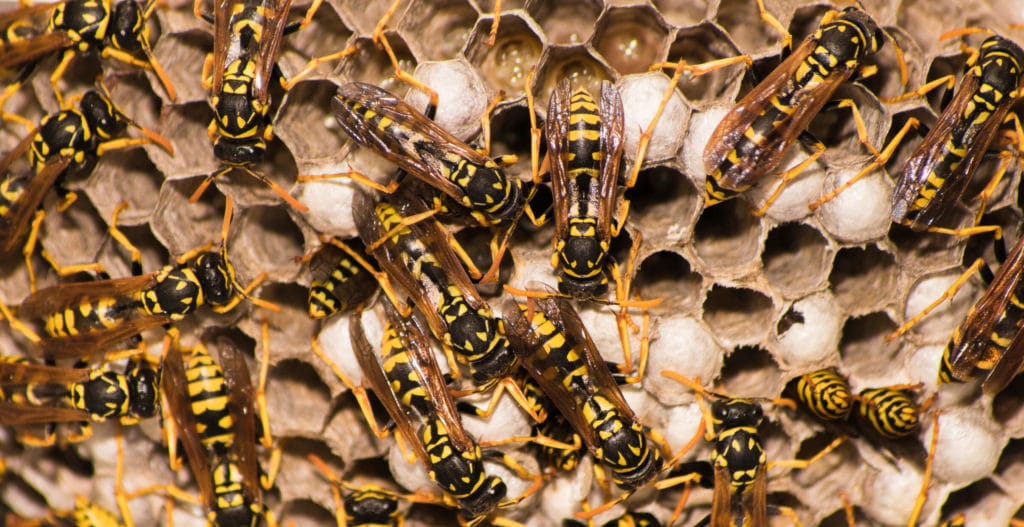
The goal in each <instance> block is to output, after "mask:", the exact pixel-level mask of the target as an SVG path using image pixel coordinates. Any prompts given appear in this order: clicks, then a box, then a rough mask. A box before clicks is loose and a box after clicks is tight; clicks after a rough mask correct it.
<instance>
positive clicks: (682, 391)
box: [644, 316, 725, 404]
mask: <svg viewBox="0 0 1024 527" xmlns="http://www.w3.org/2000/svg"><path fill="white" fill-rule="evenodd" d="M724 357H725V350H724V349H723V348H722V347H721V346H719V345H718V343H717V342H716V341H715V339H714V337H712V336H711V334H710V333H709V332H708V330H707V328H705V327H704V325H703V324H701V323H700V322H698V321H697V320H695V319H694V318H692V317H686V316H671V317H664V318H661V319H660V320H659V321H658V331H657V333H656V335H655V337H654V338H653V339H652V341H651V350H650V356H649V358H648V362H647V376H646V378H645V379H644V389H646V390H647V391H648V392H650V393H651V394H652V395H654V397H655V398H657V399H658V400H659V401H661V402H662V404H681V403H684V402H689V401H692V400H693V391H692V390H690V389H689V388H687V387H686V386H683V385H682V384H679V383H678V382H676V381H674V380H672V379H669V378H667V377H664V376H662V374H661V372H662V370H671V371H674V372H676V373H679V374H681V375H683V376H686V377H689V378H691V379H693V378H696V377H700V378H701V379H702V380H704V381H707V380H709V379H715V378H717V377H718V372H719V371H721V369H722V363H723V360H724Z"/></svg>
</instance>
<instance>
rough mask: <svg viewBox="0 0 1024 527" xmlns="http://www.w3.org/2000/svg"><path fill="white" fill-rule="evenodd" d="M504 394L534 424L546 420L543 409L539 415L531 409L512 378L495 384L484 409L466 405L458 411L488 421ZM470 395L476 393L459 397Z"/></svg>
mask: <svg viewBox="0 0 1024 527" xmlns="http://www.w3.org/2000/svg"><path fill="white" fill-rule="evenodd" d="M505 392H508V394H509V396H510V397H512V399H513V400H515V402H516V403H517V404H519V406H520V407H521V408H522V409H523V410H524V411H525V412H526V415H529V416H530V418H531V419H533V421H534V422H535V423H543V422H544V421H545V420H547V417H548V415H547V413H546V412H544V410H543V409H541V410H540V413H538V409H536V408H533V407H532V405H531V404H530V402H529V401H528V400H527V399H526V396H525V395H523V390H522V389H521V388H520V387H519V385H518V384H516V382H515V381H514V380H513V379H512V378H509V377H506V378H504V379H501V380H500V381H498V382H497V384H496V386H495V387H494V390H493V391H492V392H491V398H490V399H489V400H488V401H487V406H486V407H485V408H484V409H481V408H480V407H478V406H475V405H472V404H468V403H467V404H466V405H464V406H460V407H459V408H460V410H465V411H466V412H467V413H470V414H472V415H475V416H477V417H480V418H482V419H490V417H491V414H493V413H494V410H495V409H496V408H497V407H498V403H499V402H501V396H502V394H504V393H505ZM472 393H477V392H476V391H475V390H474V391H471V392H466V393H462V394H460V395H469V394H472ZM453 395H454V394H453ZM459 404H461V403H459Z"/></svg>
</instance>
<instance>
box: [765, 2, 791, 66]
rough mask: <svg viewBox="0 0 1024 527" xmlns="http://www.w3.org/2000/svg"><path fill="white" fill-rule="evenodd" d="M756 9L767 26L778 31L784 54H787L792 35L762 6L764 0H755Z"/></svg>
mask: <svg viewBox="0 0 1024 527" xmlns="http://www.w3.org/2000/svg"><path fill="white" fill-rule="evenodd" d="M757 10H758V12H759V13H760V14H761V20H762V21H763V22H764V23H765V24H768V27H770V28H772V29H774V30H775V31H778V32H779V33H780V34H781V35H783V37H782V49H783V53H784V54H787V55H788V54H789V50H791V49H793V35H791V34H790V33H789V31H788V30H787V29H786V28H785V27H783V25H782V23H781V22H779V19H778V18H775V15H773V14H771V13H769V12H768V9H766V8H765V6H764V0H757Z"/></svg>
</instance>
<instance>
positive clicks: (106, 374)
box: [0, 357, 160, 446]
mask: <svg viewBox="0 0 1024 527" xmlns="http://www.w3.org/2000/svg"><path fill="white" fill-rule="evenodd" d="M159 378H160V374H159V372H158V371H156V370H154V369H153V368H152V367H151V366H150V365H149V363H148V362H146V361H144V360H132V361H130V362H129V363H128V366H127V368H126V370H125V372H124V373H117V372H114V371H111V370H109V369H106V368H101V369H91V368H61V367H58V366H54V365H44V364H31V363H29V362H28V361H27V360H25V359H24V358H21V357H3V358H2V360H0V423H2V424H5V425H15V426H17V425H26V424H40V423H45V424H47V425H48V428H47V433H46V435H45V436H44V437H43V438H35V437H31V436H25V437H23V438H22V440H23V442H25V443H28V444H32V445H37V446H48V445H51V444H53V442H54V440H55V438H56V436H55V434H54V428H53V426H52V424H53V423H58V422H83V423H87V422H88V421H90V420H91V421H96V422H102V421H106V420H108V419H119V420H120V421H121V422H122V423H123V424H132V423H135V422H138V421H139V420H141V419H146V418H149V417H153V416H154V415H156V412H157V409H158V404H159V403H158V401H159V382H160V381H159ZM15 386H21V387H23V390H21V391H18V392H14V391H12V390H11V388H12V387H15ZM47 387H49V388H47ZM44 394H45V395H44ZM53 396H57V397H58V398H62V399H63V400H64V406H63V407H61V406H49V405H47V404H46V402H45V401H44V398H47V399H49V398H52V397H53ZM91 435H92V434H91V428H90V427H88V426H87V425H86V426H83V427H82V429H81V432H80V433H78V434H75V435H72V436H69V437H68V438H67V439H68V440H69V441H72V442H77V441H82V440H85V439H88V438H89V437H90V436H91Z"/></svg>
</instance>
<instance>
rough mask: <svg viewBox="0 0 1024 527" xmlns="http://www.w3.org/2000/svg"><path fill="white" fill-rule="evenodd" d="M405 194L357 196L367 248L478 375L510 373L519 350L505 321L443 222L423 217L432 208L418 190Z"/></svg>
mask: <svg viewBox="0 0 1024 527" xmlns="http://www.w3.org/2000/svg"><path fill="white" fill-rule="evenodd" d="M405 197H406V198H408V199H405V200H404V202H403V204H402V205H401V206H400V207H399V206H396V205H393V204H391V203H389V202H387V201H380V202H378V203H377V204H376V205H374V203H373V202H372V201H371V199H370V198H369V197H368V196H366V195H365V194H359V195H358V196H357V197H356V200H355V203H354V205H353V207H354V217H355V218H356V227H357V228H358V229H359V236H360V238H362V240H363V242H364V243H366V247H367V252H369V253H370V254H372V255H373V256H374V258H376V260H377V262H378V263H379V264H380V267H381V268H382V269H383V270H384V271H385V273H387V276H389V277H391V278H393V279H394V280H395V281H397V282H398V284H399V285H401V286H402V288H403V289H405V290H406V291H407V292H408V293H409V294H410V295H411V297H412V299H413V302H414V303H415V304H416V306H417V307H418V308H419V309H420V311H422V312H423V314H424V315H425V316H426V319H427V323H428V325H429V327H430V330H431V332H432V333H433V334H434V336H436V337H437V338H438V339H439V340H441V341H443V342H444V343H445V345H446V346H448V347H450V348H451V349H453V350H454V351H455V352H456V358H457V360H459V361H460V362H462V363H464V364H467V365H468V366H469V369H470V372H471V375H472V377H473V379H474V380H475V381H477V382H478V383H485V382H488V381H492V380H495V379H499V378H501V377H505V376H506V375H507V374H508V373H509V372H510V371H512V368H513V366H515V355H514V354H513V353H512V351H511V350H510V349H509V348H508V340H507V338H506V337H505V328H504V323H503V322H502V321H501V319H498V318H496V317H494V315H493V313H492V311H491V308H490V306H488V305H487V302H486V301H484V299H483V298H482V297H481V296H480V294H479V293H478V292H477V290H476V288H475V287H474V286H473V283H472V282H471V281H470V279H469V276H468V275H467V274H466V271H465V270H464V269H463V268H462V266H461V265H460V263H459V260H458V257H457V256H456V255H455V254H454V252H453V251H452V249H451V246H450V244H449V243H448V242H447V237H446V235H445V234H444V232H443V231H442V229H441V227H440V225H438V224H437V223H436V222H435V221H433V220H431V219H429V218H427V219H423V218H425V217H426V216H427V215H429V214H430V211H427V210H426V208H425V206H424V205H423V203H422V202H421V201H419V200H418V199H417V198H415V197H414V196H405ZM416 220H419V221H416ZM387 289H389V288H388V287H386V288H385V290H387ZM396 305H397V304H396Z"/></svg>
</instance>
